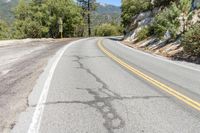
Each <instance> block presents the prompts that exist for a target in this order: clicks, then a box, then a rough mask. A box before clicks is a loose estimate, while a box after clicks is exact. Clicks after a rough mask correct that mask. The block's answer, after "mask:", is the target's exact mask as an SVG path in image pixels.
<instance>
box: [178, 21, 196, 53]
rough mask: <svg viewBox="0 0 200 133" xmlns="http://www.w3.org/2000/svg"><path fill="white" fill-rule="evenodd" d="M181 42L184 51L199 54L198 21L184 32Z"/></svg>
mask: <svg viewBox="0 0 200 133" xmlns="http://www.w3.org/2000/svg"><path fill="white" fill-rule="evenodd" d="M181 44H182V46H183V48H184V51H185V53H188V54H190V55H193V56H200V23H196V24H195V25H193V26H192V27H191V28H190V29H189V30H188V31H187V32H185V33H184V35H183V36H182V41H181Z"/></svg>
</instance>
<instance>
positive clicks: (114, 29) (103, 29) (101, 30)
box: [95, 23, 122, 36]
mask: <svg viewBox="0 0 200 133" xmlns="http://www.w3.org/2000/svg"><path fill="white" fill-rule="evenodd" d="M121 31H122V30H121V28H120V26H116V25H112V24H108V23H106V24H102V25H100V26H98V27H96V28H95V35H96V36H118V35H121Z"/></svg>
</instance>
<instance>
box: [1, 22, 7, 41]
mask: <svg viewBox="0 0 200 133" xmlns="http://www.w3.org/2000/svg"><path fill="white" fill-rule="evenodd" d="M7 38H9V35H8V25H7V23H6V22H4V21H2V20H0V40H1V39H7Z"/></svg>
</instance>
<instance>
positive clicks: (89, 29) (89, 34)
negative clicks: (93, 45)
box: [88, 0, 91, 37]
mask: <svg viewBox="0 0 200 133" xmlns="http://www.w3.org/2000/svg"><path fill="white" fill-rule="evenodd" d="M88 36H89V37H90V36H91V21H90V0H88Z"/></svg>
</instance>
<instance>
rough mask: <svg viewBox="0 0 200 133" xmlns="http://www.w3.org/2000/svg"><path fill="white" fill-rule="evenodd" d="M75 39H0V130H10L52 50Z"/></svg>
mask: <svg viewBox="0 0 200 133" xmlns="http://www.w3.org/2000/svg"><path fill="white" fill-rule="evenodd" d="M74 40H76V39H62V40H54V39H37V40H36V39H34V40H31V39H29V40H17V41H2V42H0V107H1V108H0V112H1V113H0V132H10V130H11V129H12V128H13V127H14V125H15V120H16V118H17V117H18V115H19V114H20V113H21V112H23V111H24V110H25V109H26V108H27V107H28V96H29V94H30V93H31V92H32V89H33V87H34V85H35V83H36V81H37V79H38V78H39V76H40V75H41V73H42V72H43V71H44V68H45V67H46V65H47V63H48V60H49V59H50V58H51V57H53V55H55V53H56V52H57V51H58V50H59V49H60V48H62V47H63V46H65V45H66V44H68V43H69V42H71V41H74Z"/></svg>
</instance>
